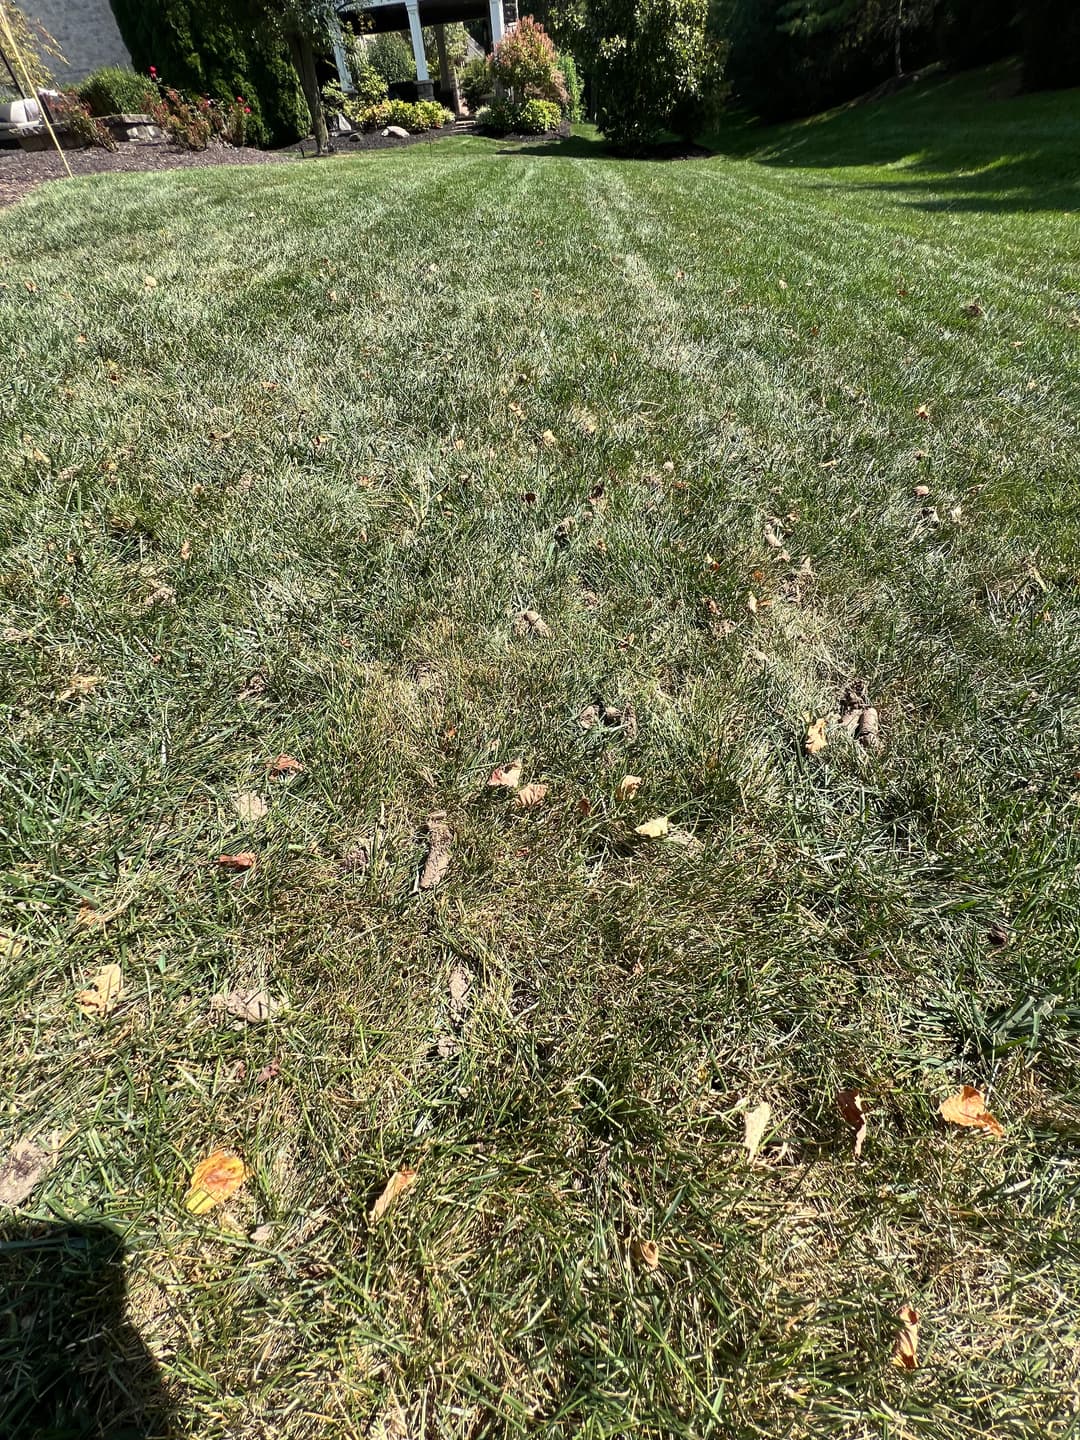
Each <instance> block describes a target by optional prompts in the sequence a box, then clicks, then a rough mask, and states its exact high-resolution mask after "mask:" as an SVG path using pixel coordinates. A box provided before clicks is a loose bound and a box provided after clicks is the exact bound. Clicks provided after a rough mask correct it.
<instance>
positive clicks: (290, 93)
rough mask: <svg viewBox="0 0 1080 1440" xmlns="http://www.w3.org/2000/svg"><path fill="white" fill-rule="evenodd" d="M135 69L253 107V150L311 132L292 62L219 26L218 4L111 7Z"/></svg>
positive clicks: (122, 2)
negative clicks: (239, 99)
mask: <svg viewBox="0 0 1080 1440" xmlns="http://www.w3.org/2000/svg"><path fill="white" fill-rule="evenodd" d="M110 3H111V4H112V9H113V14H114V15H115V16H116V23H117V25H118V26H119V28H120V34H121V35H122V36H123V39H124V43H125V45H126V46H127V48H128V50H129V52H130V54H131V59H132V63H133V64H134V66H135V68H136V69H137V70H141V71H142V72H144V73H145V72H146V71H148V70H149V68H150V66H151V65H153V66H154V67H155V69H156V70H157V73H158V75H159V76H160V77H161V79H162V80H164V81H165V83H166V84H168V85H175V86H176V87H177V89H179V90H185V91H189V92H190V93H191V94H194V95H209V96H210V98H211V99H213V100H220V101H222V102H224V103H226V104H227V103H228V102H229V101H231V100H233V99H234V98H235V97H236V96H237V95H243V97H244V99H245V100H246V101H247V103H248V104H249V105H250V106H251V116H250V121H251V126H250V130H249V132H248V133H249V136H250V139H251V143H254V144H258V145H288V144H290V143H291V142H292V141H294V140H298V139H300V137H301V136H303V135H306V134H307V133H308V131H309V130H310V128H311V121H310V118H309V116H308V112H307V107H306V106H305V104H304V99H303V96H302V94H301V93H300V86H299V83H298V82H297V78H296V72H295V70H294V69H293V67H292V65H291V64H290V62H289V58H288V56H287V55H286V54H285V53H284V52H283V51H279V50H277V49H276V48H273V47H272V46H271V45H270V44H269V43H268V42H264V41H259V40H256V39H252V38H250V37H249V36H247V35H245V34H244V33H243V31H242V30H241V29H239V27H237V26H235V25H230V24H229V23H228V22H227V21H226V20H223V19H222V16H221V10H220V7H219V5H218V4H216V3H215V0H156V3H154V4H153V5H151V4H148V3H147V0H110Z"/></svg>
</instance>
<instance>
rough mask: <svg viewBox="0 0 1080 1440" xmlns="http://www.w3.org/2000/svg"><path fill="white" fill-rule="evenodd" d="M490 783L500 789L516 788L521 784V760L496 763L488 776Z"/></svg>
mask: <svg viewBox="0 0 1080 1440" xmlns="http://www.w3.org/2000/svg"><path fill="white" fill-rule="evenodd" d="M488 784H489V785H490V786H491V787H492V788H494V789H498V788H499V787H500V786H501V787H502V788H503V789H505V790H516V789H517V787H518V786H519V785H520V784H521V761H520V760H511V761H510V763H509V764H507V765H496V766H495V769H494V770H492V772H491V774H490V775H489V776H488Z"/></svg>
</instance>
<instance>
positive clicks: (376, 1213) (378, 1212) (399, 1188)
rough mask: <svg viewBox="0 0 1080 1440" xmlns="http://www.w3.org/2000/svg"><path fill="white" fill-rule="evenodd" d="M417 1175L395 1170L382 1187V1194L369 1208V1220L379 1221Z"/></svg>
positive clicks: (411, 1171)
mask: <svg viewBox="0 0 1080 1440" xmlns="http://www.w3.org/2000/svg"><path fill="white" fill-rule="evenodd" d="M417 1174H418V1171H416V1170H395V1171H394V1173H393V1175H391V1176H390V1179H389V1180H388V1181H387V1182H386V1184H385V1186H384V1187H383V1191H382V1194H381V1195H380V1196H379V1198H378V1199H377V1200H376V1201H375V1204H374V1205H373V1206H372V1207H371V1217H370V1218H371V1219H372V1220H381V1219H382V1217H383V1216H384V1215H385V1214H386V1212H387V1211H388V1210H389V1209H390V1206H391V1205H393V1203H394V1201H395V1200H396V1199H397V1198H398V1196H399V1195H401V1194H403V1193H404V1191H406V1190H408V1188H409V1186H410V1185H412V1184H413V1183H414V1182H415V1180H416V1177H417Z"/></svg>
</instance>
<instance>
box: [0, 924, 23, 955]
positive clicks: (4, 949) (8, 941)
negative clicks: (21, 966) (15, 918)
mask: <svg viewBox="0 0 1080 1440" xmlns="http://www.w3.org/2000/svg"><path fill="white" fill-rule="evenodd" d="M24 949H25V945H24V943H23V941H22V940H21V939H20V938H19V936H18V935H13V934H12V933H11V931H10V930H0V959H3V960H18V958H19V956H20V955H21V954H22V953H23V950H24Z"/></svg>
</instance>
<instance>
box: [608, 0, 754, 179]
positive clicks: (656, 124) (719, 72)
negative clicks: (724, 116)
mask: <svg viewBox="0 0 1080 1440" xmlns="http://www.w3.org/2000/svg"><path fill="white" fill-rule="evenodd" d="M709 8H710V6H709V0H588V14H587V43H588V45H589V47H590V50H591V52H592V63H593V80H594V94H595V97H596V100H595V103H596V110H597V119H598V121H599V124H600V129H601V130H602V131H603V132H604V134H605V135H606V136H607V137H608V139H609V140H611V142H612V143H613V144H614V145H615V146H616V147H617V148H618V149H621V150H627V151H634V150H641V149H643V148H644V147H645V146H647V145H650V144H653V143H655V141H657V140H658V139H659V138H660V137H661V135H662V134H663V133H664V131H665V130H669V129H670V130H675V131H676V132H678V133H679V134H682V135H687V136H689V135H692V134H694V132H695V131H696V130H697V129H699V128H700V127H701V126H702V125H703V124H704V123H705V122H706V121H707V119H708V118H709V112H710V109H711V108H712V105H713V104H714V103H715V102H716V101H717V100H718V99H719V96H720V93H721V80H722V77H723V64H724V58H725V53H726V52H725V48H724V47H723V46H722V45H720V44H719V43H718V42H716V41H715V40H714V39H713V38H712V37H711V34H710V30H709Z"/></svg>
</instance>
